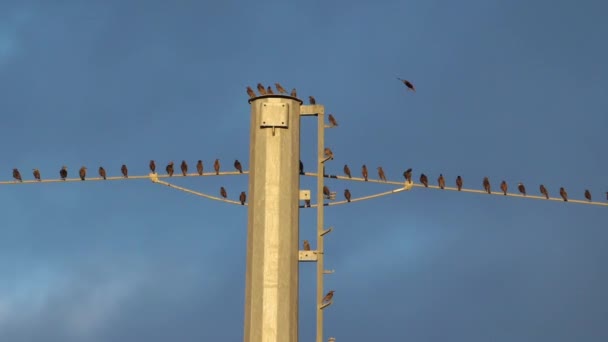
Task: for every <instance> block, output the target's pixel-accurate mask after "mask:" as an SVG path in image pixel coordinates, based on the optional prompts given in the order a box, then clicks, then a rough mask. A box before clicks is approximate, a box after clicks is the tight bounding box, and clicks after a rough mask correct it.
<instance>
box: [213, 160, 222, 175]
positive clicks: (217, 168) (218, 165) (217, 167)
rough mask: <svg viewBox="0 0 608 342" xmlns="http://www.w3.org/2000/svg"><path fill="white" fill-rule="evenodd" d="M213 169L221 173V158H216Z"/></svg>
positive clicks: (217, 173) (216, 172)
mask: <svg viewBox="0 0 608 342" xmlns="http://www.w3.org/2000/svg"><path fill="white" fill-rule="evenodd" d="M213 169H214V170H215V174H216V175H219V174H220V160H219V159H216V160H215V162H214V163H213Z"/></svg>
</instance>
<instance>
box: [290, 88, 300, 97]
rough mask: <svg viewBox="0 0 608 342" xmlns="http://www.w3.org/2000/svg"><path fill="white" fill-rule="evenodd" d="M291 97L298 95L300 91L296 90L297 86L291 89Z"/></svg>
mask: <svg viewBox="0 0 608 342" xmlns="http://www.w3.org/2000/svg"><path fill="white" fill-rule="evenodd" d="M291 97H295V98H297V97H298V92H297V91H296V88H293V89H291Z"/></svg>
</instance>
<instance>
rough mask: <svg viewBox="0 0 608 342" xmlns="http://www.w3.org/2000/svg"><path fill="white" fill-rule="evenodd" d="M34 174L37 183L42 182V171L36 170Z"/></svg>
mask: <svg viewBox="0 0 608 342" xmlns="http://www.w3.org/2000/svg"><path fill="white" fill-rule="evenodd" d="M33 174H34V178H35V179H36V180H37V181H40V170H38V169H34V172H33Z"/></svg>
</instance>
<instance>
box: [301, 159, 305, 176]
mask: <svg viewBox="0 0 608 342" xmlns="http://www.w3.org/2000/svg"><path fill="white" fill-rule="evenodd" d="M300 174H301V175H303V174H304V164H302V161H301V160H300Z"/></svg>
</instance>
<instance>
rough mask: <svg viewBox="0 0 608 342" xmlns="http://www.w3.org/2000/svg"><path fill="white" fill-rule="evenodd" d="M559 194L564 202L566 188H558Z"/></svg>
mask: <svg viewBox="0 0 608 342" xmlns="http://www.w3.org/2000/svg"><path fill="white" fill-rule="evenodd" d="M559 195H560V196H562V198H563V199H564V202H568V193H567V192H566V189H564V188H559Z"/></svg>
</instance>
